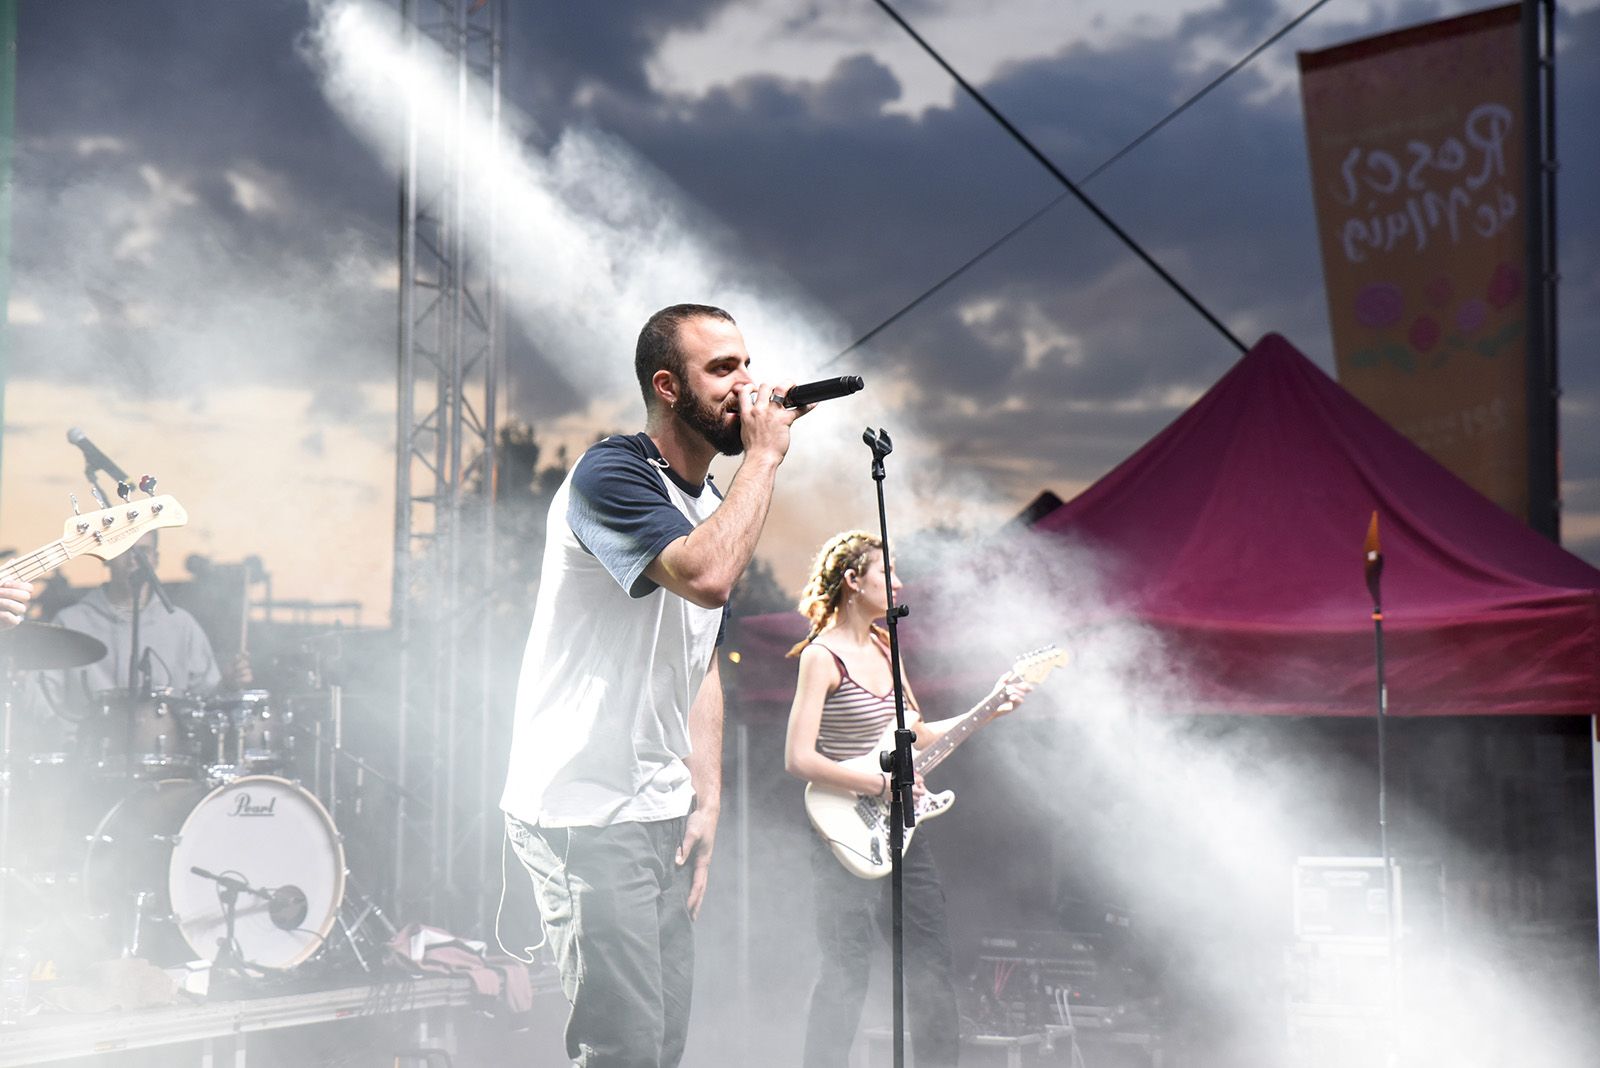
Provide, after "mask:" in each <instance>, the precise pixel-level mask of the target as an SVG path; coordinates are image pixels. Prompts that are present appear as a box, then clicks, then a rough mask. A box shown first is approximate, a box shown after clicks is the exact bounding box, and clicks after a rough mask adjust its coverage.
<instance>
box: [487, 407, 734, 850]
mask: <svg viewBox="0 0 1600 1068" xmlns="http://www.w3.org/2000/svg"><path fill="white" fill-rule="evenodd" d="M658 461H659V453H657V452H656V450H655V446H654V443H652V442H651V441H650V439H649V438H648V436H646V435H644V434H636V435H631V436H626V437H623V436H618V437H613V438H608V439H606V440H605V441H603V442H600V443H599V444H597V445H595V446H594V447H593V448H591V449H590V450H589V451H588V452H586V453H584V455H583V456H582V457H580V458H579V460H578V463H576V464H575V465H573V469H572V471H571V472H570V473H569V474H568V476H567V479H566V481H565V482H563V483H562V485H561V488H560V489H559V490H558V491H557V493H556V496H555V499H554V500H553V501H552V502H551V505H550V513H549V522H548V526H547V531H548V533H547V537H546V542H545V550H544V558H543V564H542V570H541V572H540V579H539V595H538V601H537V604H536V605H535V608H534V615H533V625H532V627H531V629H530V630H529V633H528V644H527V648H526V650H525V652H524V654H523V659H522V673H521V677H520V680H519V682H518V685H517V704H516V718H515V723H514V726H513V730H512V738H511V754H510V761H509V768H508V770H507V775H506V786H505V793H504V794H503V796H502V798H501V802H500V807H501V808H502V809H504V810H505V811H506V812H507V813H509V814H510V815H512V816H515V817H516V818H517V819H520V820H523V821H524V822H527V823H537V824H540V825H543V826H546V827H603V826H609V825H610V824H613V823H622V822H645V821H650V820H662V819H672V818H675V817H678V816H682V815H684V814H686V813H687V812H688V811H689V809H690V807H691V805H692V803H693V800H694V790H693V787H692V785H691V783H690V781H689V769H688V766H687V764H686V763H685V758H687V757H688V755H689V752H690V743H689V723H688V720H689V708H690V706H691V705H692V703H693V701H694V698H695V695H696V694H697V693H698V692H699V689H700V684H701V682H702V681H703V680H704V678H705V675H706V672H707V670H708V669H709V668H710V664H711V657H712V656H713V655H714V654H715V651H716V643H717V637H718V632H719V629H720V627H721V623H722V610H721V609H706V608H701V607H699V606H698V605H695V604H693V603H691V602H689V601H687V600H685V599H684V598H682V597H679V596H678V595H677V594H675V593H672V592H671V591H669V590H666V589H664V588H662V587H660V586H657V585H655V583H653V582H651V581H650V580H649V579H647V578H645V577H644V571H645V569H646V568H647V567H648V566H649V565H650V562H651V561H652V560H654V559H655V558H656V556H657V555H659V554H660V552H661V550H662V549H663V548H665V547H666V545H667V544H669V543H670V542H671V541H673V540H675V539H676V538H678V537H681V536H683V535H684V534H687V533H688V532H690V531H692V530H693V529H694V527H696V526H698V525H699V524H700V523H702V522H704V521H705V520H706V519H707V518H708V517H709V516H710V515H711V513H712V512H713V511H715V509H716V507H717V505H718V504H719V503H720V500H721V498H720V497H719V495H718V494H717V491H716V488H715V487H714V486H712V485H711V484H710V483H709V482H707V483H704V484H702V485H701V486H699V487H693V486H685V485H684V484H683V483H682V482H681V480H679V479H677V478H676V476H675V475H673V474H672V473H671V472H670V471H667V470H665V469H664V468H662V467H661V466H660V464H659V462H658ZM575 483H576V488H575ZM695 490H698V491H699V492H698V493H696V492H694V491H695ZM575 528H576V529H575Z"/></svg>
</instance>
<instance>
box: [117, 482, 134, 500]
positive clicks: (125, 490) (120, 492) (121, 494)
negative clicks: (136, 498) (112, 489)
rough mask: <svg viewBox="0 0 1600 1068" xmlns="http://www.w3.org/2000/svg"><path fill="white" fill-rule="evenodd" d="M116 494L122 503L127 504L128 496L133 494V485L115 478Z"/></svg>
mask: <svg viewBox="0 0 1600 1068" xmlns="http://www.w3.org/2000/svg"><path fill="white" fill-rule="evenodd" d="M117 496H118V498H120V499H121V501H122V503H123V504H127V503H128V498H129V497H132V496H133V487H132V486H130V485H128V484H127V483H126V482H124V481H122V480H121V479H120V478H119V479H117Z"/></svg>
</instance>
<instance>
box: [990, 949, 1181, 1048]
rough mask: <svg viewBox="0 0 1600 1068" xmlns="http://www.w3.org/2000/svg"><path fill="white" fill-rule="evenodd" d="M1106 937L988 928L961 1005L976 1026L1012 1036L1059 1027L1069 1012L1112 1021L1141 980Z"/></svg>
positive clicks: (1140, 991)
mask: <svg viewBox="0 0 1600 1068" xmlns="http://www.w3.org/2000/svg"><path fill="white" fill-rule="evenodd" d="M1114 941H1115V942H1120V941H1121V939H1119V938H1116V937H1114V936H1107V935H1098V934H1096V935H1087V934H1080V933H1074V932H1070V931H1052V930H996V931H989V932H986V933H985V934H983V935H982V936H980V937H979V939H978V944H977V955H976V966H975V967H974V969H973V971H972V973H971V975H970V976H969V978H968V983H967V986H968V990H967V992H966V993H967V996H966V998H965V999H964V1001H965V1002H966V1005H965V1008H966V1010H967V1015H968V1016H969V1017H970V1018H971V1019H973V1020H974V1021H975V1022H977V1023H978V1024H979V1025H980V1026H981V1027H985V1028H987V1029H991V1030H992V1031H993V1032H994V1033H997V1034H1018V1033H1021V1032H1023V1031H1033V1030H1037V1029H1039V1028H1041V1027H1047V1026H1052V1025H1058V1024H1062V1023H1064V1022H1065V1017H1066V1016H1068V1015H1069V1014H1072V1015H1074V1016H1081V1017H1083V1018H1084V1020H1085V1021H1087V1020H1088V1019H1091V1018H1099V1017H1109V1016H1120V1015H1122V1014H1123V1013H1124V1012H1125V1011H1127V1007H1128V1006H1129V1005H1130V1004H1131V1003H1132V1002H1133V1001H1135V1000H1136V999H1138V998H1140V996H1141V995H1143V994H1145V993H1146V990H1145V988H1146V987H1148V985H1149V984H1148V983H1147V982H1144V981H1143V980H1141V979H1140V977H1139V976H1138V974H1137V973H1136V971H1135V969H1134V968H1132V967H1131V966H1130V965H1129V964H1128V963H1126V957H1127V955H1126V953H1124V952H1122V948H1121V946H1120V945H1112V944H1110V943H1112V942H1114Z"/></svg>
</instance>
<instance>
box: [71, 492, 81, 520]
mask: <svg viewBox="0 0 1600 1068" xmlns="http://www.w3.org/2000/svg"><path fill="white" fill-rule="evenodd" d="M67 499H68V500H70V501H71V502H72V514H73V515H82V514H83V513H82V512H80V511H78V495H77V494H76V493H69V494H67Z"/></svg>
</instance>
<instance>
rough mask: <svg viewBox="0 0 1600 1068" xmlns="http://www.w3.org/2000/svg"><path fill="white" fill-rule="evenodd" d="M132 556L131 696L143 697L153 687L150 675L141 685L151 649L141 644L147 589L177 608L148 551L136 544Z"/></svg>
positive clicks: (168, 606) (170, 607)
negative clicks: (141, 667)
mask: <svg viewBox="0 0 1600 1068" xmlns="http://www.w3.org/2000/svg"><path fill="white" fill-rule="evenodd" d="M128 556H129V557H130V558H132V560H133V573H132V574H131V575H129V576H128V585H129V586H130V587H132V591H133V628H132V634H131V635H130V639H131V640H130V643H129V645H128V696H130V697H139V696H141V695H142V694H144V693H147V692H149V690H150V682H151V680H150V678H149V677H148V675H147V677H146V678H145V679H144V687H143V689H141V688H140V686H139V682H140V679H139V664H140V662H141V661H142V660H143V659H144V653H145V652H146V651H147V650H142V649H140V648H139V617H140V615H141V613H142V612H143V610H144V606H143V603H142V602H143V601H144V591H145V589H146V588H147V587H148V588H149V589H150V590H151V591H153V592H154V593H155V595H156V597H157V598H158V599H159V600H160V601H161V607H163V608H165V609H166V610H167V612H168V614H171V613H172V612H174V611H176V609H175V608H174V607H173V604H172V598H171V597H169V596H167V588H166V587H165V586H163V585H161V580H160V579H159V578H157V577H156V569H155V568H153V567H151V566H150V557H148V556H146V555H145V551H144V550H143V549H141V548H140V547H139V546H137V545H135V546H134V547H133V548H131V549H129V550H128Z"/></svg>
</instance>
